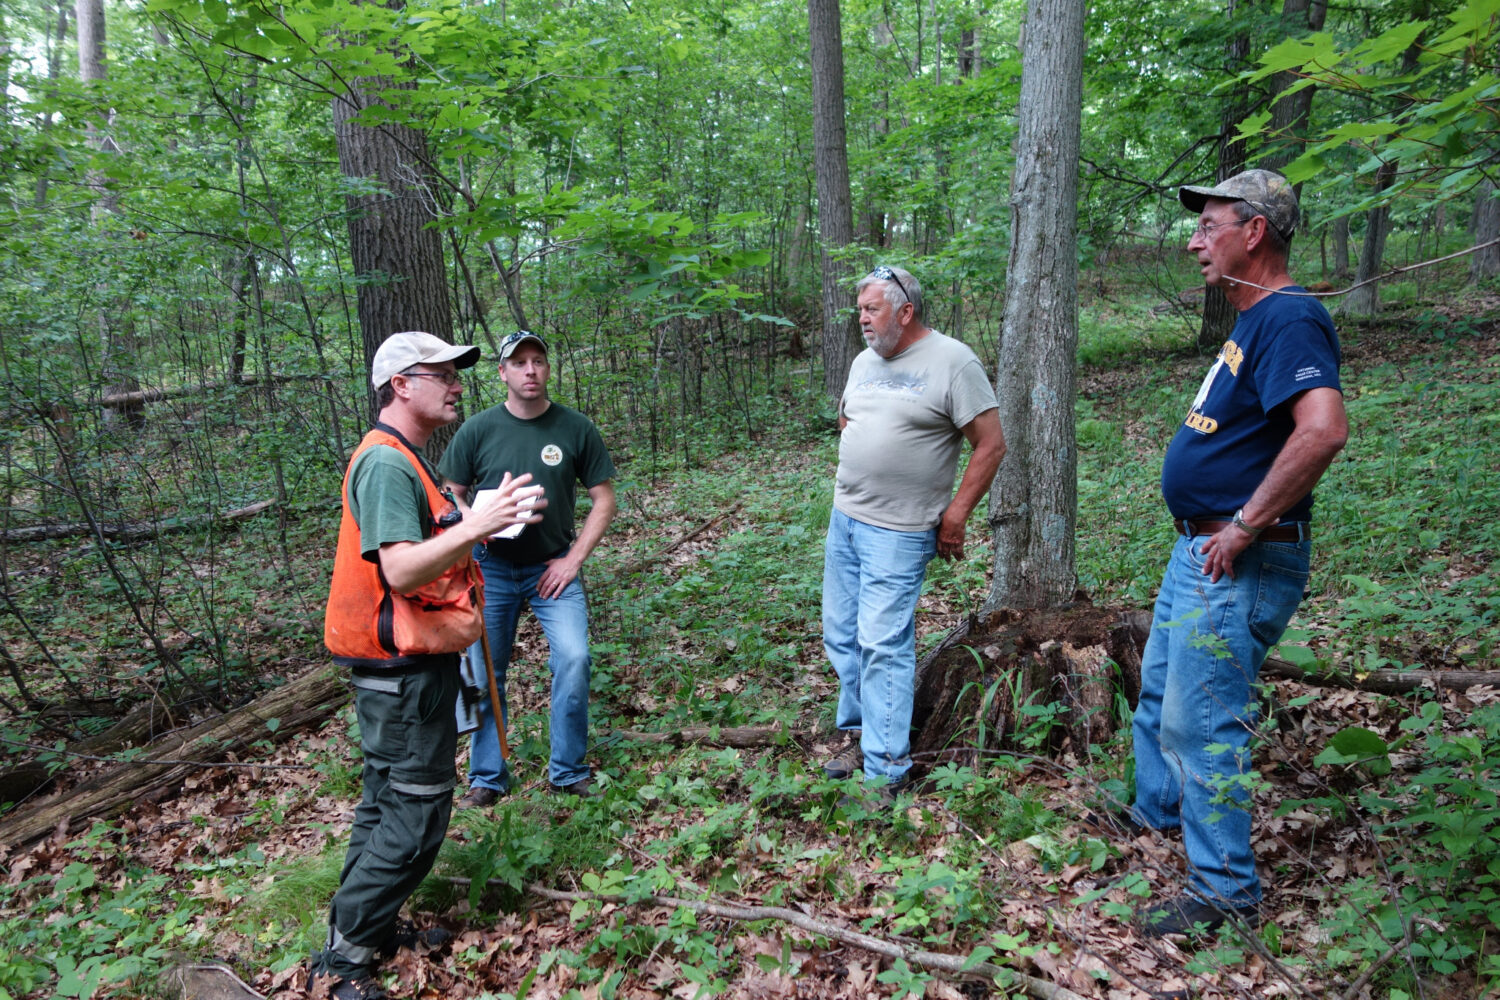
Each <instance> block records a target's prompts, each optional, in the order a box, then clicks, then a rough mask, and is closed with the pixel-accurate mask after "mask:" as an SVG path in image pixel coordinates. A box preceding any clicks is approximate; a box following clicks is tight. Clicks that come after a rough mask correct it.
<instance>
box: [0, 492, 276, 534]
mask: <svg viewBox="0 0 1500 1000" xmlns="http://www.w3.org/2000/svg"><path fill="white" fill-rule="evenodd" d="M274 506H276V501H275V500H261V501H259V502H257V503H253V504H251V505H250V506H248V507H240V508H238V509H236V510H226V511H222V512H220V513H218V514H199V515H196V516H194V517H185V518H170V519H168V520H164V521H152V522H149V523H146V524H131V523H128V522H127V523H120V524H104V523H98V524H93V523H90V522H88V521H72V522H69V523H66V524H32V525H28V526H27V527H24V528H7V529H5V530H4V531H0V541H5V542H40V541H44V540H46V539H49V538H80V537H84V536H93V535H94V534H95V533H96V532H97V533H98V534H100V535H103V536H104V537H105V538H108V539H112V540H115V541H124V542H139V541H145V540H146V539H150V538H156V537H157V536H159V535H166V534H170V533H172V532H174V531H193V530H196V529H198V528H206V527H208V526H209V525H211V524H233V523H234V522H236V521H243V520H246V519H247V518H251V517H254V516H255V515H256V514H259V513H260V512H261V511H264V510H269V509H270V508H272V507H274Z"/></svg>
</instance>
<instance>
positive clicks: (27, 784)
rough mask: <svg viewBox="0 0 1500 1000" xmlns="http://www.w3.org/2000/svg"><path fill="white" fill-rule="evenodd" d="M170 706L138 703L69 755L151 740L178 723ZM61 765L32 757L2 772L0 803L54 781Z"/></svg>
mask: <svg viewBox="0 0 1500 1000" xmlns="http://www.w3.org/2000/svg"><path fill="white" fill-rule="evenodd" d="M173 720H174V717H173V713H172V709H171V708H170V706H167V705H164V704H162V703H161V702H160V701H158V700H156V699H155V698H152V699H150V700H149V701H142V702H138V703H137V704H136V705H135V706H134V707H133V708H131V710H130V711H129V712H127V713H126V714H125V717H124V718H122V719H120V721H118V722H116V723H115V724H114V725H113V726H110V727H109V728H108V729H106V730H104V731H103V732H101V733H96V734H94V735H93V736H89V737H87V738H85V739H81V740H77V741H76V742H73V743H69V744H68V745H67V747H66V748H65V749H64V750H63V753H64V754H65V755H73V756H96V755H100V754H111V753H119V752H120V751H121V750H126V749H129V748H130V747H134V746H140V745H141V744H142V743H149V742H150V741H151V739H152V738H153V737H154V736H155V735H156V733H158V732H160V731H162V730H164V729H170V728H172V727H173V726H174V725H175V722H174V721H173ZM58 770H59V769H58V768H56V767H54V766H53V765H52V764H50V763H45V762H43V761H40V760H28V761H23V762H21V763H20V764H17V765H16V766H15V767H10V768H6V769H5V771H3V772H0V806H3V805H5V804H6V803H20V802H22V801H23V800H24V799H26V798H27V797H29V796H31V795H34V794H35V793H37V792H38V791H40V790H42V789H43V788H45V787H46V786H47V785H50V784H51V783H52V779H53V778H54V777H55V776H56V774H57V773H58Z"/></svg>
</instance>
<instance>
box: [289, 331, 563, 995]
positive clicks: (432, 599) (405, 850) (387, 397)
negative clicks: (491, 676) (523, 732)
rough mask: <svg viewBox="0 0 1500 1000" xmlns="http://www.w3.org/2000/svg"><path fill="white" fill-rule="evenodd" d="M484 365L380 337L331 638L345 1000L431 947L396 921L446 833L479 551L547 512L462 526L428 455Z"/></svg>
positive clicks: (340, 551)
mask: <svg viewBox="0 0 1500 1000" xmlns="http://www.w3.org/2000/svg"><path fill="white" fill-rule="evenodd" d="M478 360H479V348H477V347H470V346H468V345H454V344H449V343H446V342H444V341H443V340H441V339H439V338H438V337H435V336H433V335H432V334H430V333H422V332H416V331H413V332H407V333H394V334H392V335H391V336H390V337H388V338H386V340H385V341H384V342H383V343H382V344H381V345H380V347H379V349H378V350H377V351H376V352H375V357H374V358H373V359H372V361H371V365H370V385H371V387H372V388H374V390H375V401H376V407H377V409H378V410H379V422H378V423H377V424H376V426H375V429H374V430H372V431H371V432H370V433H369V434H367V435H366V436H365V438H364V440H363V441H361V442H360V446H359V448H358V449H356V451H355V457H354V458H353V460H352V461H351V462H350V466H349V471H348V474H347V476H346V478H345V483H344V510H343V515H342V516H341V518H340V521H339V538H338V548H337V550H336V553H335V556H334V569H333V580H332V583H331V584H330V586H329V594H328V608H327V611H326V614H325V618H324V631H323V636H324V641H325V642H326V643H327V645H328V649H329V652H331V653H332V654H333V657H334V662H336V663H338V664H340V665H341V666H343V667H345V668H347V669H348V670H349V673H350V682H351V683H352V685H353V687H354V711H355V715H356V716H357V718H358V719H359V730H360V735H359V741H360V750H361V751H362V753H363V755H364V771H363V776H362V778H361V781H362V784H363V795H362V797H361V799H360V802H359V805H358V807H357V808H356V809H355V810H354V823H353V825H352V826H351V827H350V830H349V849H348V852H347V853H346V854H345V857H344V867H343V870H342V872H341V873H340V875H339V887H338V891H337V892H336V893H335V894H334V896H333V901H332V903H331V904H330V905H329V912H328V938H327V941H326V944H325V947H324V948H323V950H322V951H320V952H318V953H317V954H316V955H315V956H313V960H312V968H311V973H312V975H311V980H312V982H311V983H310V984H309V985H314V984H315V992H320V993H321V995H326V996H330V997H333V998H335V1000H380V998H383V997H385V995H386V993H385V991H384V989H382V988H381V986H380V983H379V982H377V981H376V979H375V976H374V973H375V967H376V965H377V964H378V963H379V962H380V961H381V959H382V957H385V958H388V957H390V956H391V955H394V954H395V952H396V951H397V949H399V948H401V947H403V946H407V945H410V944H413V943H415V942H417V941H426V942H428V943H432V942H434V941H436V940H437V936H436V934H437V933H438V931H439V929H438V928H428V930H427V931H425V932H421V933H419V932H418V931H417V930H416V929H415V927H413V926H412V925H411V923H410V922H409V921H407V922H405V923H403V922H402V921H401V920H400V919H399V918H398V914H399V912H400V910H401V907H402V905H403V904H404V903H405V902H406V900H407V897H409V896H410V895H411V894H412V891H413V890H414V889H416V887H417V885H418V884H419V883H420V882H421V881H422V879H424V878H426V877H427V873H428V872H429V871H431V870H432V863H433V861H434V860H436V858H437V854H438V848H439V847H441V846H442V843H443V837H444V836H445V835H446V833H447V832H448V818H449V813H450V810H451V809H452V802H453V785H454V775H453V757H454V754H455V753H456V752H457V746H458V733H457V728H456V726H455V724H454V718H453V702H454V699H455V698H456V697H457V696H458V690H459V676H458V658H459V654H460V653H461V652H462V651H463V650H464V648H465V647H467V646H468V644H469V643H470V642H471V641H472V640H473V637H474V636H475V635H477V634H478V633H479V628H480V622H479V616H478V613H477V609H476V607H475V604H476V599H477V595H476V594H475V593H474V589H475V585H476V584H477V582H478V577H477V575H476V574H475V572H474V565H473V563H472V562H471V560H470V552H471V551H472V549H473V548H474V545H475V543H476V542H479V541H480V540H481V539H484V538H487V537H489V536H490V535H492V534H494V533H496V532H498V531H503V530H506V529H507V528H508V527H509V526H510V525H512V524H513V523H514V522H516V521H517V519H518V518H520V519H521V520H522V521H524V522H526V523H530V521H531V519H532V518H534V517H535V512H536V511H538V510H539V509H540V508H541V505H542V504H543V503H545V501H540V500H537V497H536V495H535V494H536V490H534V489H532V488H530V487H527V485H526V480H525V478H524V477H522V478H520V479H519V480H515V479H512V480H509V481H507V482H505V483H504V484H503V488H502V489H501V490H499V491H497V495H496V497H495V499H494V502H492V503H490V504H489V505H488V506H487V507H485V509H484V510H483V511H476V512H473V515H472V516H470V517H466V518H462V519H460V518H459V517H458V516H457V511H456V510H455V509H454V504H453V502H452V501H451V500H449V499H448V498H446V497H444V496H443V495H442V493H441V492H440V491H439V488H438V485H437V478H436V474H435V473H434V472H433V471H432V470H431V469H430V468H429V467H428V466H427V464H426V462H425V461H424V460H423V458H422V454H421V448H422V447H423V446H424V445H425V444H426V443H427V441H428V439H429V438H430V437H431V436H432V434H433V432H434V431H436V430H437V429H438V428H439V427H442V426H444V425H445V424H448V423H450V422H452V421H453V420H455V419H457V417H458V408H457V404H458V400H459V397H460V396H462V395H463V391H464V384H463V381H462V380H461V379H460V378H459V374H458V370H459V369H461V368H468V367H469V366H470V365H472V364H474V362H476V361H478ZM518 487H520V488H519V489H518ZM523 498H526V499H528V500H530V501H532V502H533V503H534V505H523V504H521V503H520V502H519V501H521V500H522V499H523ZM443 933H446V932H443Z"/></svg>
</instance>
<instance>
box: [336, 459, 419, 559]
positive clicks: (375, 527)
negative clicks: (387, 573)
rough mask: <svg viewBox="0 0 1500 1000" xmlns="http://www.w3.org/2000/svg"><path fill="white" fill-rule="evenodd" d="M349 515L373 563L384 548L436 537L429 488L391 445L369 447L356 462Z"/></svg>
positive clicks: (362, 549) (351, 472) (351, 473)
mask: <svg viewBox="0 0 1500 1000" xmlns="http://www.w3.org/2000/svg"><path fill="white" fill-rule="evenodd" d="M418 461H424V460H423V459H422V458H421V457H420V456H418ZM429 471H430V470H429ZM434 481H437V480H436V479H435V478H434ZM349 514H350V516H352V517H353V518H354V522H355V523H356V524H358V525H359V551H360V554H361V555H363V556H364V557H365V558H366V559H368V560H369V561H370V562H375V561H376V553H377V552H378V551H379V549H380V547H381V546H382V545H387V544H389V543H391V542H420V541H424V540H425V539H426V538H427V537H428V536H429V535H430V534H432V511H431V510H430V509H428V506H427V490H426V487H425V486H424V485H423V484H422V480H421V479H420V478H418V476H417V470H416V469H413V468H412V466H411V463H410V462H408V461H407V460H406V456H405V455H403V454H401V452H399V451H397V450H396V449H395V448H392V447H390V446H389V445H383V444H378V445H375V446H373V447H370V448H366V449H365V450H364V451H362V452H360V453H359V457H357V458H356V459H355V460H354V465H353V467H352V468H351V469H350V470H349Z"/></svg>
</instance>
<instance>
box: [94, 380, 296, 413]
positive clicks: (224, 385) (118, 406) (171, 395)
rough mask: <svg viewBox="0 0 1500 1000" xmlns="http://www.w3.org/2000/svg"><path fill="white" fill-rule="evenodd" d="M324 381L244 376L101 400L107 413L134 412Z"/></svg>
mask: <svg viewBox="0 0 1500 1000" xmlns="http://www.w3.org/2000/svg"><path fill="white" fill-rule="evenodd" d="M322 378H323V376H322V375H244V376H241V378H240V379H239V381H237V382H198V383H194V384H193V385H176V386H172V387H170V388H157V389H136V390H134V391H132V392H112V393H110V394H109V395H107V396H101V397H99V405H100V406H102V407H104V408H105V409H107V410H122V409H124V410H133V409H138V408H140V407H141V406H143V405H145V404H146V403H160V402H163V401H164V400H168V399H181V398H182V397H184V396H198V395H201V394H203V393H206V392H223V391H224V390H225V389H247V388H253V387H254V386H258V385H283V384H285V383H287V382H296V381H315V380H321V379H322Z"/></svg>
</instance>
